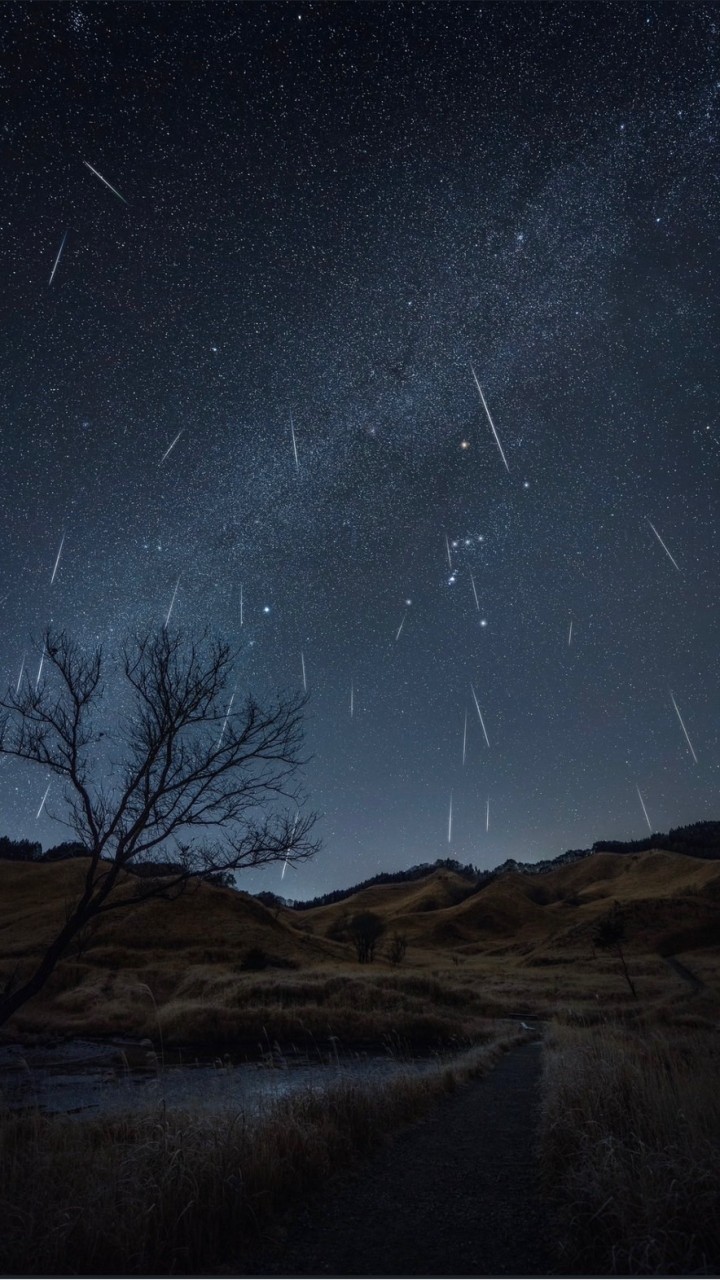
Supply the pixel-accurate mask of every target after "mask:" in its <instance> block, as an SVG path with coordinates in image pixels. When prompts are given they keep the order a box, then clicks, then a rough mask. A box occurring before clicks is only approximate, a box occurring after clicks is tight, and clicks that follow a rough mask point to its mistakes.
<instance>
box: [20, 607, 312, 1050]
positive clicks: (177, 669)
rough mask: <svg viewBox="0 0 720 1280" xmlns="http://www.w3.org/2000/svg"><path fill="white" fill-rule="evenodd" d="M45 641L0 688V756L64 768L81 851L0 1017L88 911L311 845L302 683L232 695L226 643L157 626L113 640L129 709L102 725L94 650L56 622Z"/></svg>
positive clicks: (99, 658)
mask: <svg viewBox="0 0 720 1280" xmlns="http://www.w3.org/2000/svg"><path fill="white" fill-rule="evenodd" d="M44 639H45V649H44V653H45V664H44V667H45V671H46V676H45V679H44V680H42V681H40V682H36V685H35V687H33V686H32V685H31V683H30V681H29V680H27V681H26V683H25V685H24V686H22V687H21V688H20V689H18V690H17V691H16V690H14V689H10V690H9V691H8V693H7V694H6V695H5V697H4V698H3V699H0V754H5V755H11V756H16V757H18V758H19V759H21V760H26V761H29V762H31V763H32V764H36V765H39V766H41V767H42V768H43V769H44V770H46V771H50V772H51V773H53V774H55V775H56V776H57V777H58V778H59V779H61V780H62V782H63V784H64V793H63V804H64V813H65V815H66V817H65V825H66V826H69V827H70V828H71V829H72V830H73V831H74V832H75V835H76V836H77V838H78V839H79V840H80V842H81V844H82V845H83V846H84V847H85V848H86V849H87V854H88V862H87V869H86V872H85V878H84V882H83V885H82V889H81V891H80V894H79V896H78V899H77V901H76V902H74V903H73V904H71V906H70V908H69V910H68V911H67V914H66V918H65V922H64V924H63V925H62V927H61V928H59V930H58V932H57V934H56V936H55V937H54V938H53V940H52V941H51V942H50V944H49V945H48V947H47V948H46V950H45V952H44V954H43V956H42V958H41V959H40V961H39V963H38V964H37V967H36V968H35V970H34V972H32V973H31V974H30V976H29V977H28V978H27V979H26V980H25V981H23V982H21V983H19V984H18V983H16V984H15V985H14V986H13V987H12V989H11V990H6V991H5V992H3V993H2V994H0V1025H2V1024H3V1023H4V1022H6V1021H7V1019H8V1018H10V1017H11V1016H12V1014H14V1013H15V1011H16V1010H17V1009H19V1008H20V1006H21V1005H23V1004H25V1002H26V1001H27V1000H29V999H31V997H32V996H34V995H36V994H37V992H39V991H40V990H41V988H42V987H43V985H44V983H45V982H46V981H47V979H48V978H49V976H50V974H51V973H52V972H53V970H54V968H55V966H56V965H57V964H58V962H59V961H60V960H61V959H62V957H63V955H65V953H66V951H67V949H68V946H69V944H70V943H71V941H72V940H73V939H75V938H76V937H77V936H78V935H79V934H81V933H82V931H83V930H85V929H86V928H87V926H88V924H89V923H90V922H91V921H93V920H95V919H96V918H97V917H98V916H100V915H102V914H104V913H106V912H109V911H113V910H119V909H125V908H127V907H131V906H135V905H136V904H137V903H140V902H146V901H147V900H148V899H149V898H155V897H159V896H161V897H173V896H176V895H177V894H179V893H181V892H182V891H183V890H184V889H185V888H186V886H187V885H188V883H189V882H190V881H191V880H197V879H203V878H205V879H207V878H210V877H212V876H217V874H218V873H223V872H229V871H230V872H233V871H237V870H240V869H243V868H247V867H259V866H263V865H265V864H266V863H270V862H276V861H278V860H283V861H285V860H287V861H288V862H289V863H291V864H293V863H297V862H300V861H303V860H305V859H307V858H310V857H312V855H313V854H314V853H315V852H317V849H318V847H319V844H318V842H317V841H316V840H314V839H312V838H311V831H312V828H313V826H314V823H315V821H316V815H315V814H313V813H305V814H301V812H300V806H301V805H302V804H303V802H304V793H303V792H302V790H301V787H300V786H299V784H298V782H297V777H296V775H297V773H298V770H299V768H300V767H301V765H303V764H305V763H306V761H305V760H304V759H303V758H302V756H301V746H302V713H303V709H304V706H305V701H306V699H305V698H304V697H303V696H302V695H284V696H279V697H277V698H276V699H275V700H274V701H272V702H271V703H270V704H269V705H267V706H266V707H261V706H260V705H259V703H258V702H256V701H255V699H254V698H253V697H252V696H251V695H248V696H247V697H246V698H245V700H244V702H243V703H242V705H240V706H238V705H237V704H236V703H235V696H234V694H233V696H232V697H228V692H229V685H230V683H231V674H232V663H233V654H232V652H231V650H230V648H229V646H228V645H226V644H224V643H222V642H220V641H211V640H210V639H209V638H208V637H207V636H204V637H202V638H201V639H200V640H198V641H193V640H185V639H183V638H182V637H181V636H179V635H174V634H171V633H169V632H168V631H167V630H165V629H164V630H162V631H160V632H157V633H155V632H153V633H149V634H146V635H143V636H140V637H136V638H135V639H134V640H132V641H129V642H127V643H126V644H125V645H124V646H123V647H122V649H121V651H120V654H119V661H118V663H117V664H116V665H117V671H118V674H119V676H120V678H121V683H122V687H123V689H124V696H125V697H126V699H127V700H128V706H127V714H126V715H125V717H124V719H122V720H120V719H119V717H118V715H117V713H116V712H115V711H114V710H113V711H112V712H111V713H110V714H109V715H108V717H107V723H108V725H110V726H113V725H118V726H119V727H118V728H116V729H113V728H109V729H108V728H105V729H104V730H101V729H100V727H99V717H100V712H101V710H102V708H103V703H104V699H105V690H104V687H103V683H102V680H103V677H104V676H105V674H106V668H107V663H106V661H105V659H104V656H103V653H102V651H101V650H100V649H96V650H94V651H93V652H92V653H90V654H86V653H85V652H84V651H83V650H82V649H81V648H80V646H79V645H78V644H77V643H76V642H74V641H73V640H71V639H70V638H69V637H68V636H67V634H66V633H64V632H57V633H56V632H53V631H48V632H46V634H45V637H44ZM108 748H110V750H109V751H108ZM103 754H104V755H105V757H106V759H105V760H104V761H103V759H102V755H103ZM108 776H110V777H111V779H112V780H111V781H108ZM53 816H59V815H55V814H54V815H53ZM158 857H160V858H161V862H162V872H163V875H162V878H155V877H153V878H150V879H138V881H137V887H136V886H135V884H134V883H133V882H132V881H130V888H129V892H128V883H129V882H128V877H127V875H125V874H124V873H126V872H132V870H133V867H134V866H135V865H137V864H139V863H141V862H147V861H148V860H150V861H153V860H156V859H157V858H158ZM121 886H122V887H123V890H124V891H123V893H122V894H118V893H117V890H118V889H119V888H120V887H121Z"/></svg>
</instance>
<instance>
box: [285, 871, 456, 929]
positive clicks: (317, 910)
mask: <svg viewBox="0 0 720 1280" xmlns="http://www.w3.org/2000/svg"><path fill="white" fill-rule="evenodd" d="M471 891H472V884H471V882H470V881H468V880H465V879H464V878H463V876H459V875H457V874H456V873H455V872H454V871H433V872H432V873H431V874H430V875H429V876H424V877H423V878H422V880H407V881H403V882H402V883H400V884H374V885H371V886H370V887H369V888H367V889H361V890H360V892H359V893H353V894H350V895H349V897H347V898H343V899H342V900H341V901H340V902H333V903H331V904H330V905H329V906H326V907H310V908H309V909H308V910H307V911H297V912H293V913H292V914H293V915H294V916H295V917H296V918H297V919H299V921H300V922H302V921H305V922H306V923H309V924H311V925H312V927H313V930H314V932H315V933H317V934H320V935H323V936H325V937H327V936H331V935H332V934H333V933H335V932H336V931H338V930H340V929H342V927H343V925H344V924H345V923H347V922H348V921H350V920H351V919H352V917H353V916H354V915H358V914H359V913H360V912H362V911H373V912H375V914H376V915H379V916H380V917H381V918H382V919H383V920H384V921H385V923H386V925H387V926H388V927H391V928H392V927H394V926H395V925H396V924H398V923H399V922H400V921H401V920H403V919H404V917H405V916H407V915H408V914H412V913H423V914H424V913H430V912H436V911H438V910H442V909H443V908H445V907H451V906H454V905H455V904H457V903H459V902H461V901H462V899H463V898H464V897H466V896H467V894H468V893H469V892H471Z"/></svg>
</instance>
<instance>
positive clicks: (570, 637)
mask: <svg viewBox="0 0 720 1280" xmlns="http://www.w3.org/2000/svg"><path fill="white" fill-rule="evenodd" d="M572 627H573V620H572V618H571V619H570V630H569V631H568V644H572Z"/></svg>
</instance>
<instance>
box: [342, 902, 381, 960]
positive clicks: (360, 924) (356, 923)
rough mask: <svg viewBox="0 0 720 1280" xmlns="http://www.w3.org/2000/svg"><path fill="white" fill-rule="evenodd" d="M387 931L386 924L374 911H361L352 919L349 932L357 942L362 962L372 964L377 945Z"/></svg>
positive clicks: (358, 955)
mask: <svg viewBox="0 0 720 1280" xmlns="http://www.w3.org/2000/svg"><path fill="white" fill-rule="evenodd" d="M384 932H385V925H384V923H383V921H382V920H381V919H380V917H379V916H376V915H375V913H374V911H361V912H360V913H359V915H356V916H353V918H352V920H351V921H350V926H349V933H350V937H351V938H352V940H353V942H354V943H355V951H356V952H357V958H358V960H359V961H360V964H370V963H371V962H372V961H373V960H374V958H375V947H376V946H377V943H378V941H379V939H380V938H381V937H382V935H383V934H384Z"/></svg>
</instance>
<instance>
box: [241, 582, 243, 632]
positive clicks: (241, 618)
mask: <svg viewBox="0 0 720 1280" xmlns="http://www.w3.org/2000/svg"><path fill="white" fill-rule="evenodd" d="M242 624H243V597H242V582H241V583H240V626H242Z"/></svg>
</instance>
